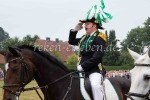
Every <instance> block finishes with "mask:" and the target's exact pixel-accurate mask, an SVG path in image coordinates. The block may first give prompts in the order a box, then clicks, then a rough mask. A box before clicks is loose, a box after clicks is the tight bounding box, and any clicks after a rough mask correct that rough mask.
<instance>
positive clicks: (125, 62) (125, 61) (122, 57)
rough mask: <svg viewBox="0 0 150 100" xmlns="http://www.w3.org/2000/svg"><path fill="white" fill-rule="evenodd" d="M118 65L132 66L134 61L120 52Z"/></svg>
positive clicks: (125, 52) (126, 54)
mask: <svg viewBox="0 0 150 100" xmlns="http://www.w3.org/2000/svg"><path fill="white" fill-rule="evenodd" d="M119 63H120V64H121V65H122V66H133V65H134V60H133V58H132V57H131V55H130V54H129V52H127V51H123V52H121V55H120V57H119Z"/></svg>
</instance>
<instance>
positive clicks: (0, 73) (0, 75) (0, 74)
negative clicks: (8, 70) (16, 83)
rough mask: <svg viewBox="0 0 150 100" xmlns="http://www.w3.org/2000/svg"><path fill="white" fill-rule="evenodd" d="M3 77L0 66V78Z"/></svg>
mask: <svg viewBox="0 0 150 100" xmlns="http://www.w3.org/2000/svg"><path fill="white" fill-rule="evenodd" d="M3 77H4V73H3V71H2V69H1V68H0V79H3Z"/></svg>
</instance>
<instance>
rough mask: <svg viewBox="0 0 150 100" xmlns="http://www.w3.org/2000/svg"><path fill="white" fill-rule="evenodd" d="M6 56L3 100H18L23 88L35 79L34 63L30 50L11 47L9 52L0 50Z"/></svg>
mask: <svg viewBox="0 0 150 100" xmlns="http://www.w3.org/2000/svg"><path fill="white" fill-rule="evenodd" d="M0 53H1V54H2V55H4V56H5V58H6V64H5V68H4V71H5V77H4V86H3V89H4V96H3V100H17V99H18V97H19V95H20V93H21V92H22V91H23V88H24V86H25V85H26V84H28V83H29V82H30V81H31V80H32V79H33V71H34V65H33V64H32V62H31V60H30V59H32V58H30V57H28V55H29V53H30V52H29V51H28V50H22V49H17V48H11V47H9V53H4V52H0Z"/></svg>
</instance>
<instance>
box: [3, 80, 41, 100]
mask: <svg viewBox="0 0 150 100" xmlns="http://www.w3.org/2000/svg"><path fill="white" fill-rule="evenodd" d="M1 86H3V81H0V87H1ZM33 86H34V87H35V86H37V83H36V82H35V81H32V82H31V83H29V84H28V85H27V86H26V87H33ZM38 91H39V93H40V94H41V96H42V97H43V94H42V92H41V91H40V90H38ZM2 97H3V90H2V89H0V100H2ZM19 100H40V98H39V97H38V95H37V94H36V92H35V91H27V92H24V93H22V94H21V95H20V97H19Z"/></svg>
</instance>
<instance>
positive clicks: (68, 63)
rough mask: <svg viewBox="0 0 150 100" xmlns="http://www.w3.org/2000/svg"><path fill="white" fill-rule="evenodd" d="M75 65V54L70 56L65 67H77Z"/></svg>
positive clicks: (76, 57) (76, 59)
mask: <svg viewBox="0 0 150 100" xmlns="http://www.w3.org/2000/svg"><path fill="white" fill-rule="evenodd" d="M77 63H78V56H77V55H76V54H73V55H71V56H70V57H69V58H68V60H67V62H66V64H67V65H77Z"/></svg>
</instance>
